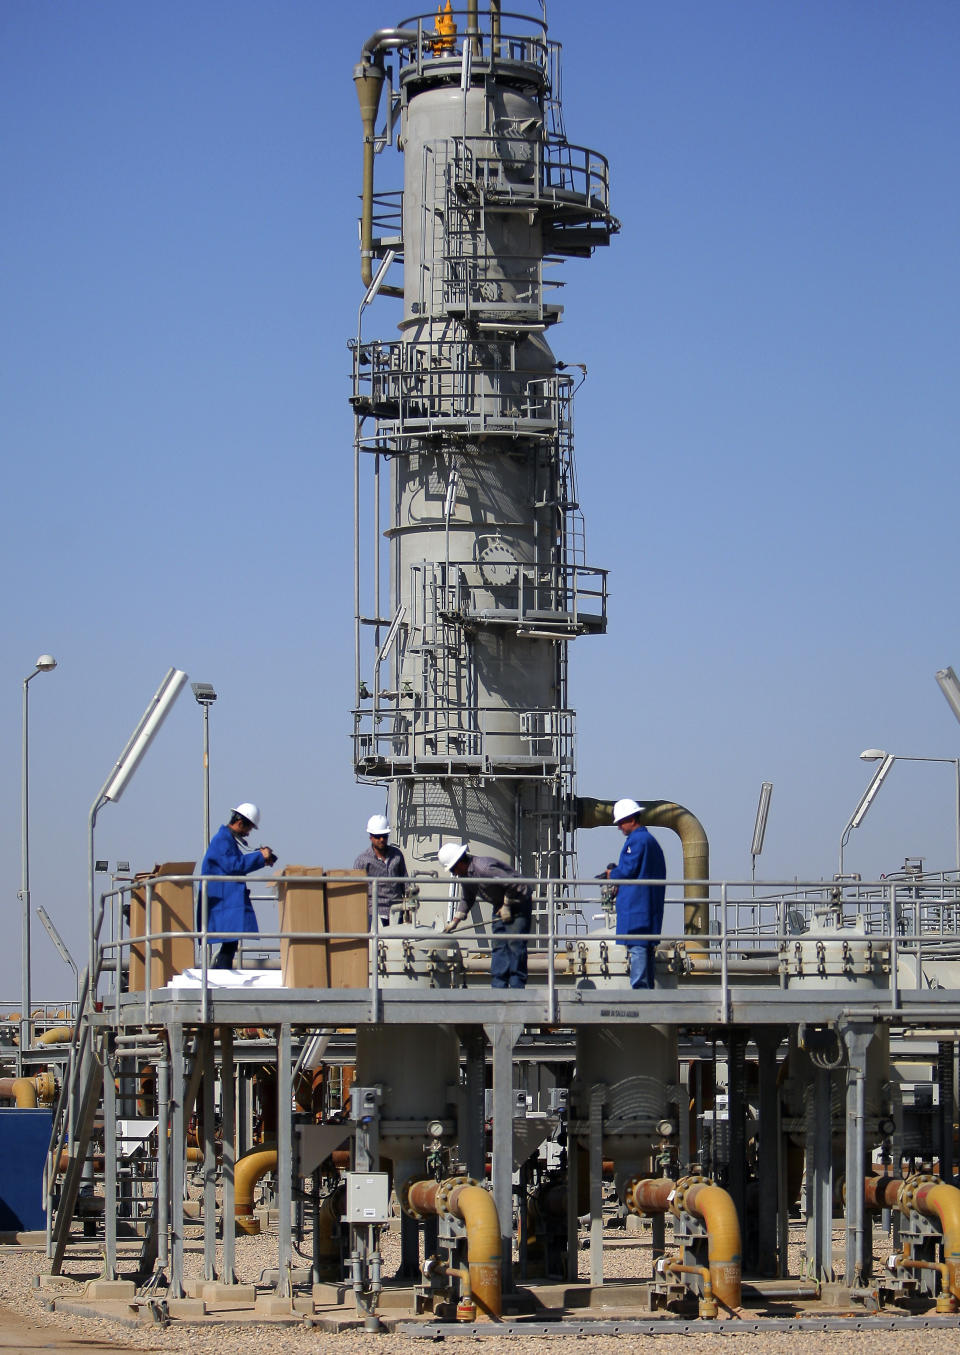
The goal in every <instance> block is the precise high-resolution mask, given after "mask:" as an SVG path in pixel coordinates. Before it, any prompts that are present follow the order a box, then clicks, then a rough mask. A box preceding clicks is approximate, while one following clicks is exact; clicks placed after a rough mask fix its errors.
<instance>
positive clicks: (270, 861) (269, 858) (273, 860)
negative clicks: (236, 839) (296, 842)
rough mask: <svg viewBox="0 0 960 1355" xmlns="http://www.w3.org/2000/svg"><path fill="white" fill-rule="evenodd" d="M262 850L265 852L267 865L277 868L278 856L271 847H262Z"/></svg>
mask: <svg viewBox="0 0 960 1355" xmlns="http://www.w3.org/2000/svg"><path fill="white" fill-rule="evenodd" d="M260 850H261V851H262V852H263V859H264V862H265V864H266V865H268V866H275V865H276V864H277V854H276V852H275V851H272V850H271V849H270V848H269V847H261V848H260Z"/></svg>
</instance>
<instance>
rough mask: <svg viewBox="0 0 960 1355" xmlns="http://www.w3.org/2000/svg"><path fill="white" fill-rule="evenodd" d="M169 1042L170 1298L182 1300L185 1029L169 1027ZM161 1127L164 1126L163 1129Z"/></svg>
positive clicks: (177, 1024) (184, 1166)
mask: <svg viewBox="0 0 960 1355" xmlns="http://www.w3.org/2000/svg"><path fill="white" fill-rule="evenodd" d="M167 1037H168V1039H169V1041H170V1236H171V1248H170V1297H171V1298H175V1299H182V1298H183V1296H184V1289H183V1192H184V1185H185V1168H186V1158H187V1144H186V1112H185V1108H184V1100H185V1097H186V1077H185V1069H184V1057H183V1026H182V1025H181V1024H180V1022H179V1021H174V1022H172V1023H171V1025H170V1026H169V1027H168V1030H167ZM161 1128H162V1127H161Z"/></svg>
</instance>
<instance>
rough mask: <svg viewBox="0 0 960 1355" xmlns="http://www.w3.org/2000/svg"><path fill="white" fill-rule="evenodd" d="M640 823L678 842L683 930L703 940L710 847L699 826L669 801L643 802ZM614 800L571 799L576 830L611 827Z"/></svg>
mask: <svg viewBox="0 0 960 1355" xmlns="http://www.w3.org/2000/svg"><path fill="white" fill-rule="evenodd" d="M637 803H638V804H640V805H642V806H643V812H642V813H641V814H640V816H639V817H640V821H641V823H643V824H644V825H645V826H646V827H647V828H669V829H670V831H671V832H673V833H676V835H677V837H679V839H680V845H681V847H682V849H683V879H684V886H683V897H684V900H685V903H684V908H683V930H684V932H686V934H687V935H688V936H703V935H705V934H706V932H707V931H708V930H709V916H708V909H707V906H706V902H705V901H706V899H707V898H708V896H709V890H708V886H707V885H706V883H704V882H705V881H706V880H707V879H708V878H709V876H710V844H709V843H708V841H707V834H706V831H705V829H704V827H703V824H702V823H701V822H700V820H699V819H698V818H697V816H696V815H695V814H692V813H691V812H690V810H689V809H684V807H683V805H678V804H674V802H673V801H672V800H644V799H643V798H642V797H638V800H637ZM614 804H615V801H614V800H591V799H587V798H585V797H582V796H577V797H576V798H575V799H574V822H575V827H577V828H610V827H611V826H612V824H613V806H614Z"/></svg>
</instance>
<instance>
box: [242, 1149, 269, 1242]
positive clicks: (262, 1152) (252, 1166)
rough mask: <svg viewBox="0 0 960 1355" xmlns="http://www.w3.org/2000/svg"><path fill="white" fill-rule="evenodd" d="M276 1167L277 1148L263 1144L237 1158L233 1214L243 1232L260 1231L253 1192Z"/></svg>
mask: <svg viewBox="0 0 960 1355" xmlns="http://www.w3.org/2000/svg"><path fill="white" fill-rule="evenodd" d="M276 1166H277V1150H276V1148H268V1147H265V1146H264V1145H263V1144H260V1145H258V1146H257V1147H256V1148H251V1149H249V1151H248V1152H246V1153H244V1154H243V1155H242V1156H241V1157H238V1158H237V1163H236V1166H235V1167H234V1172H233V1212H234V1214H235V1215H236V1218H237V1224H238V1225H239V1227H240V1229H241V1231H242V1232H245V1233H258V1232H259V1231H260V1225H259V1223H258V1222H257V1221H256V1220H254V1218H253V1192H254V1189H255V1187H256V1184H257V1182H258V1181H259V1180H260V1178H261V1176H266V1174H267V1172H269V1171H274V1170H275V1169H276Z"/></svg>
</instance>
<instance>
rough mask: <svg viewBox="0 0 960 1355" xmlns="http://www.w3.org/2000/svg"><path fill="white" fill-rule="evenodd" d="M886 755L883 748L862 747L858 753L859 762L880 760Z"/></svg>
mask: <svg viewBox="0 0 960 1355" xmlns="http://www.w3.org/2000/svg"><path fill="white" fill-rule="evenodd" d="M886 756H887V751H886V749H885V748H864V750H863V752H862V753H861V754H860V761H861V762H881V761H882V760H883V759H884V758H885V757H886Z"/></svg>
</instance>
